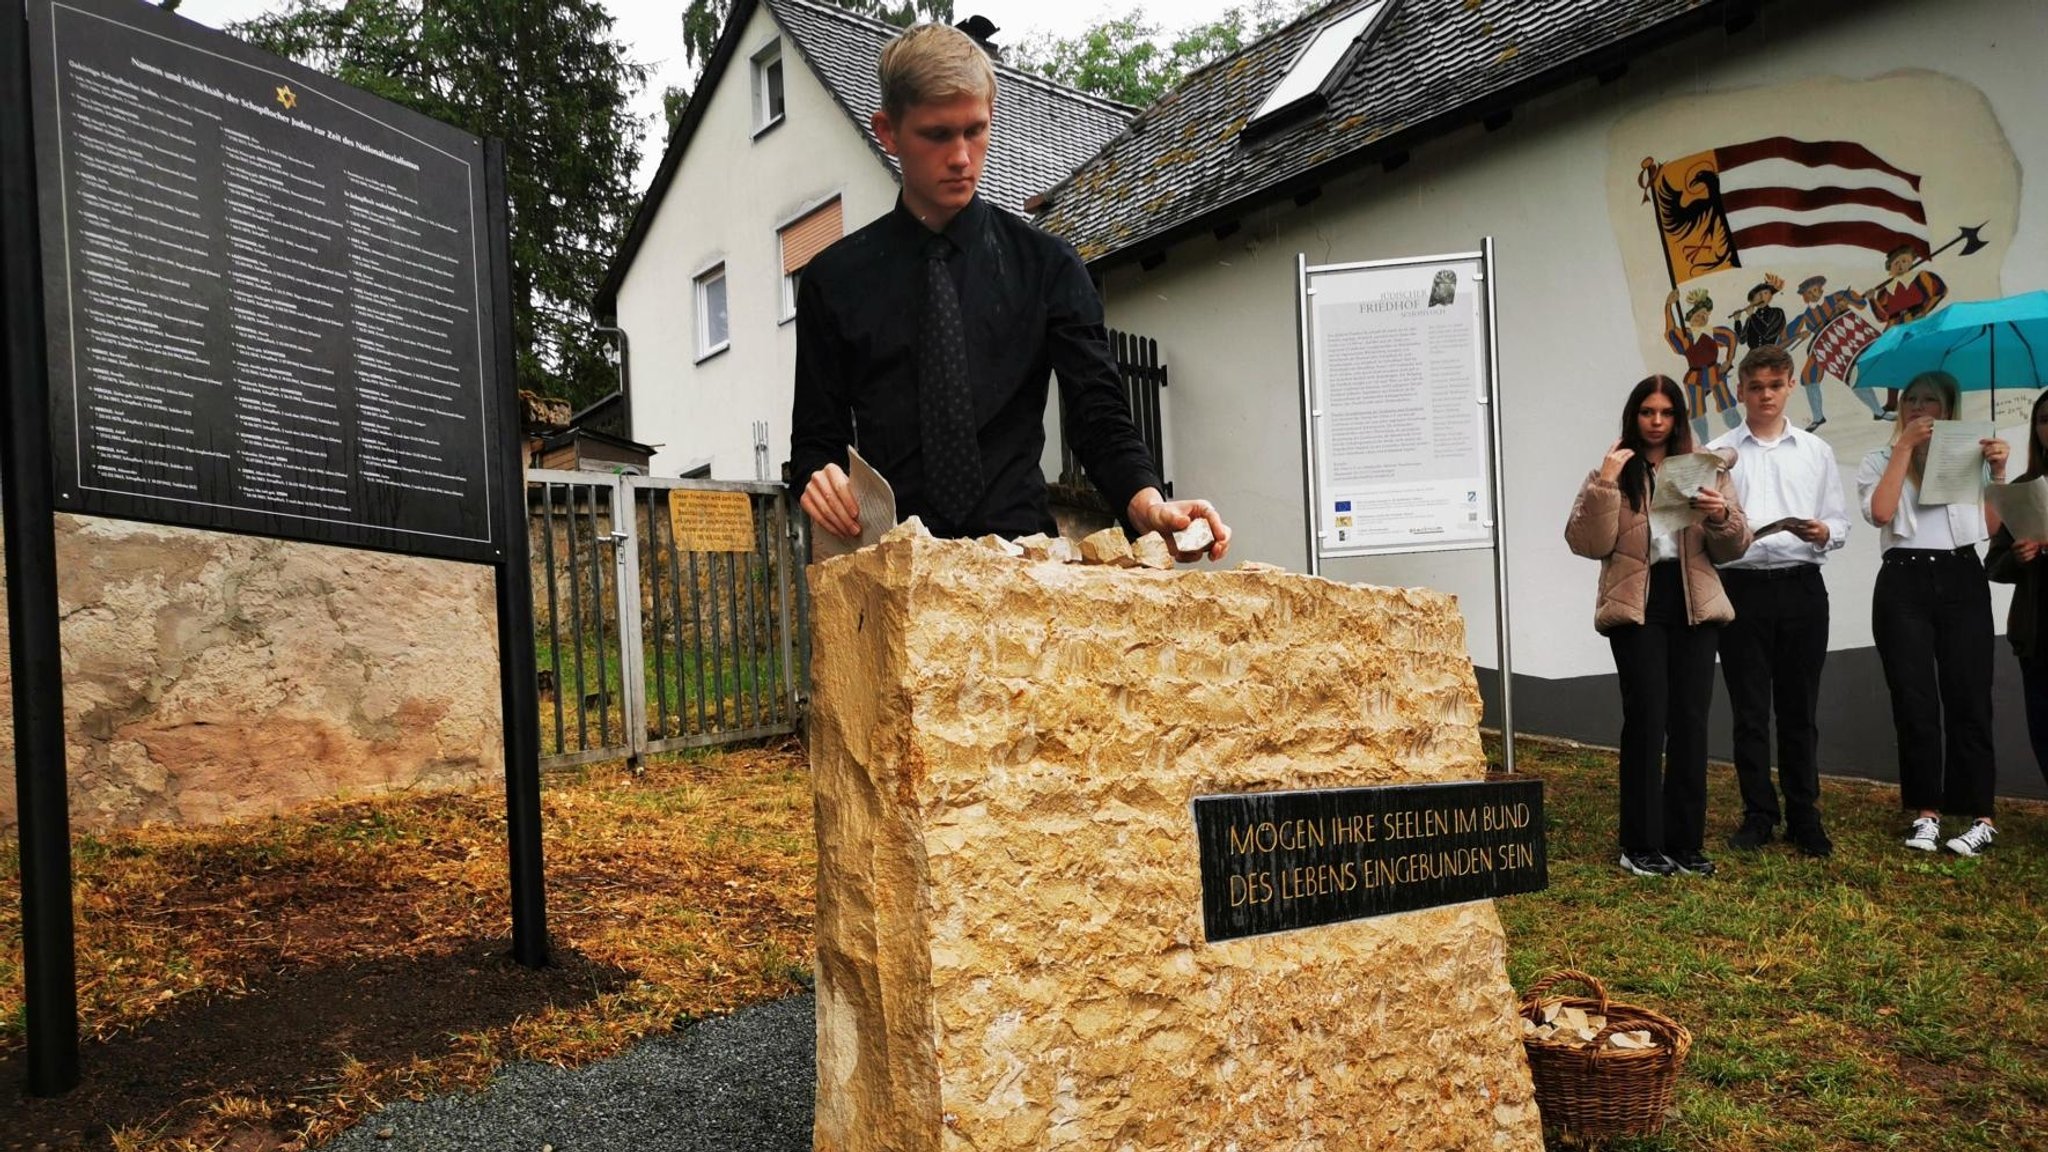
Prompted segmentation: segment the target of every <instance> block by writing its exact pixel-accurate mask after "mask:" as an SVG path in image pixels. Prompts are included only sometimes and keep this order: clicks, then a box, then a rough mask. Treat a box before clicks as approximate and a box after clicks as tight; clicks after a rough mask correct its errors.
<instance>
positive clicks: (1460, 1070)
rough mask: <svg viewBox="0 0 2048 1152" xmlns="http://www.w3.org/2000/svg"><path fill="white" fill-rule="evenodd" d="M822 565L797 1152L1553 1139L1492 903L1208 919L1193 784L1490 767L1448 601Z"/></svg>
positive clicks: (1460, 1145) (1247, 584)
mask: <svg viewBox="0 0 2048 1152" xmlns="http://www.w3.org/2000/svg"><path fill="white" fill-rule="evenodd" d="M810 580H811V586H812V595H813V598H814V599H813V613H814V614H813V626H814V661H815V662H814V665H813V683H814V691H815V696H814V712H813V717H812V729H811V759H812V764H813V766H814V770H815V784H816V795H817V816H818V835H819V892H818V971H817V974H818V982H817V991H818V1079H819V1082H818V1097H817V1121H816V1128H815V1138H814V1146H815V1148H816V1149H818V1152H881V1150H888V1152H937V1150H942V1149H943V1150H954V1149H970V1148H971V1149H978V1150H980V1152H996V1150H1018V1152H1022V1150H1024V1149H1033V1150H1039V1149H1089V1150H1098V1149H1102V1150H1113V1152H1116V1150H1128V1152H1146V1150H1151V1149H1174V1150H1176V1152H1183V1150H1193V1152H1202V1150H1213V1152H1223V1150H1226V1149H1240V1150H1245V1152H1251V1150H1257V1152H1273V1150H1279V1149H1320V1150H1332V1152H1334V1150H1338V1149H1365V1148H1381V1149H1385V1148H1399V1149H1461V1150H1462V1149H1475V1148H1488V1149H1528V1150H1532V1152H1533V1150H1536V1149H1540V1148H1541V1147H1542V1139H1541V1134H1540V1126H1539V1120H1538V1115H1537V1111H1536V1105H1535V1103H1534V1099H1533V1093H1532V1090H1531V1087H1530V1081H1529V1071H1528V1066H1527V1063H1526V1060H1525V1058H1524V1056H1523V1052H1522V1046H1521V1039H1522V1024H1521V1021H1520V1019H1519V1018H1518V1016H1517V1011H1516V1010H1517V1002H1516V998H1515V996H1514V993H1513V990H1512V989H1511V988H1510V986H1509V984H1508V981H1507V977H1506V972H1505V956H1506V941H1505V937H1504V935H1503V933H1502V930H1501V925H1500V922H1499V919H1498V918H1497V916H1496V915H1495V911H1494V908H1493V905H1492V904H1491V903H1490V902H1488V901H1484V900H1476V901H1475V900H1467V901H1466V902H1464V903H1457V904H1446V905H1440V906H1435V907H1428V908H1424V909H1422V910H1418V911H1408V912H1400V913H1396V914H1388V915H1379V916H1371V917H1369V918H1361V919H1350V920H1345V921H1342V922H1338V923H1327V924H1320V925H1317V926H1315V927H1309V928H1302V929H1298V930H1293V931H1267V932H1262V933H1260V934H1256V935H1249V936H1243V937H1240V938H1235V939H1222V940H1216V939H1211V938H1209V936H1208V934H1207V933H1206V932H1205V926H1204V912H1203V908H1204V897H1205V894H1206V889H1205V885H1204V882H1203V876H1202V870H1201V861H1200V851H1201V850H1200V847H1199V845H1198V842H1197V840H1198V838H1197V834H1196V820H1195V816H1194V812H1193V809H1194V807H1195V804H1196V801H1197V799H1198V798H1203V797H1215V796H1219V795H1231V794H1252V793H1275V792H1281V793H1285V792H1289V791H1293V790H1323V789H1357V788H1379V787H1382V786H1393V785H1424V784H1439V783H1449V782H1455V781H1477V780H1479V779H1481V778H1482V777H1483V776H1484V774H1485V760H1484V756H1483V753H1482V750H1481V745H1480V740H1479V733H1478V729H1477V723H1478V719H1479V715H1480V701H1479V695H1478V691H1477V687H1476V685H1475V682H1474V680H1473V675H1472V667H1471V662H1470V660H1469V659H1468V657H1467V655H1466V650H1465V641H1464V625H1463V621H1462V620H1461V618H1460V617H1459V615H1458V612H1457V606H1456V602H1455V600H1454V599H1453V598H1452V597H1449V596H1445V595H1441V594H1438V593H1433V592H1428V591H1423V590H1417V589H1391V588H1372V587H1363V586H1353V585H1345V584H1338V583H1334V582H1331V581H1327V580H1322V579H1317V578H1313V577H1305V576H1300V575H1295V574H1291V573H1287V572H1282V571H1279V570H1275V569H1270V568H1263V567H1261V568H1250V569H1239V570H1234V571H1226V570H1204V569H1190V568H1181V569H1177V570H1173V571H1164V570H1155V569H1143V568H1137V569H1132V568H1117V567H1110V566H1098V565H1068V564H1059V563H1054V562H1050V561H1032V560H1030V559H1012V558H1009V557H1006V556H1003V555H1001V554H999V553H996V552H994V551H991V550H989V549H987V548H985V547H982V546H980V545H978V544H975V543H972V542H967V541H941V540H935V539H932V538H930V537H928V536H924V535H922V534H921V533H920V532H918V531H916V530H913V529H909V528H899V529H898V530H896V531H895V532H892V533H891V534H889V535H888V536H886V537H885V538H884V539H883V541H882V542H881V544H880V545H878V546H876V547H873V548H869V549H866V550H863V551H861V552H859V553H855V554H852V555H849V556H844V557H840V558H837V559H834V560H832V561H829V562H826V563H822V564H818V565H814V566H813V567H812V569H811V571H810ZM1476 787H1484V786H1476ZM1531 787H1533V785H1531ZM1504 811H1505V810H1504ZM1523 815H1526V814H1519V813H1518V814H1517V815H1516V816H1515V819H1517V820H1520V819H1522V816H1523ZM1403 820H1404V821H1407V820H1412V821H1413V822H1414V827H1415V828H1416V829H1417V830H1418V831H1419V830H1421V826H1422V825H1423V824H1425V823H1428V821H1427V820H1426V819H1424V818H1421V817H1404V818H1403ZM1534 820H1535V825H1536V829H1537V835H1538V836H1539V839H1540V827H1541V819H1540V809H1539V810H1538V811H1537V812H1536V813H1535V816H1534ZM1360 827H1361V828H1369V827H1371V826H1370V825H1360ZM1388 831H1389V832H1391V831H1392V830H1391V829H1389V830H1388ZM1525 831H1526V830H1525ZM1499 855H1508V853H1501V854H1499ZM1536 864H1537V868H1538V870H1539V872H1540V855H1539V856H1538V858H1537V861H1536ZM1389 882H1390V883H1398V882H1399V881H1389ZM1297 887H1298V886H1297ZM1502 890H1506V889H1502ZM1298 894H1299V893H1297V895H1298ZM1263 898H1265V899H1271V900H1273V901H1275V902H1276V903H1277V902H1279V901H1281V900H1283V899H1285V898H1288V897H1286V896H1285V894H1284V893H1282V892H1279V891H1276V892H1275V893H1273V894H1270V895H1267V896H1264V897H1263Z"/></svg>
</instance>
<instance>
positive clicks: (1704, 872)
mask: <svg viewBox="0 0 2048 1152" xmlns="http://www.w3.org/2000/svg"><path fill="white" fill-rule="evenodd" d="M1668 859H1669V860H1670V861H1671V862H1672V863H1673V864H1675V865H1677V866H1678V870H1679V871H1680V872H1683V873H1685V874H1686V875H1687V876H1712V875H1713V874H1714V862H1713V861H1712V860H1709V859H1707V854H1706V853H1705V852H1702V851H1700V850H1699V849H1697V848H1693V849H1690V850H1688V851H1682V852H1673V853H1671V854H1670V855H1669V857H1668Z"/></svg>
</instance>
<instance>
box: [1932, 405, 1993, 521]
mask: <svg viewBox="0 0 2048 1152" xmlns="http://www.w3.org/2000/svg"><path fill="white" fill-rule="evenodd" d="M1995 435H1997V430H1996V429H1994V428H1993V427H1992V426H1991V422H1990V421H1989V420H1936V421H1935V422H1934V439H1932V440H1930V441H1928V442H1927V465H1926V467H1925V468H1924V469H1922V471H1921V474H1920V502H1921V503H1922V504H1975V503H1976V502H1977V501H1979V500H1982V499H1983V498H1984V446H1983V445H1982V444H1980V443H1978V441H1980V440H1989V439H1990V438H1991V437H1993V436H1995Z"/></svg>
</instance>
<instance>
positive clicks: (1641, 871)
mask: <svg viewBox="0 0 2048 1152" xmlns="http://www.w3.org/2000/svg"><path fill="white" fill-rule="evenodd" d="M1621 870H1622V871H1623V872H1633V873H1635V874H1636V875H1638V876H1669V875H1671V874H1672V873H1673V872H1676V871H1678V865H1676V864H1673V863H1672V862H1671V861H1670V860H1669V859H1668V858H1667V857H1666V856H1665V855H1664V854H1663V853H1662V852H1623V853H1622V854H1621Z"/></svg>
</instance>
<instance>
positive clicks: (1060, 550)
mask: <svg viewBox="0 0 2048 1152" xmlns="http://www.w3.org/2000/svg"><path fill="white" fill-rule="evenodd" d="M1045 558H1046V559H1048V560H1055V561H1058V562H1059V563H1061V564H1079V563H1080V562H1081V546H1080V545H1079V544H1076V543H1074V542H1073V541H1072V540H1069V539H1067V538H1066V537H1065V536H1055V537H1054V538H1053V542H1052V543H1051V544H1050V545H1047V546H1046V549H1045Z"/></svg>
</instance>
